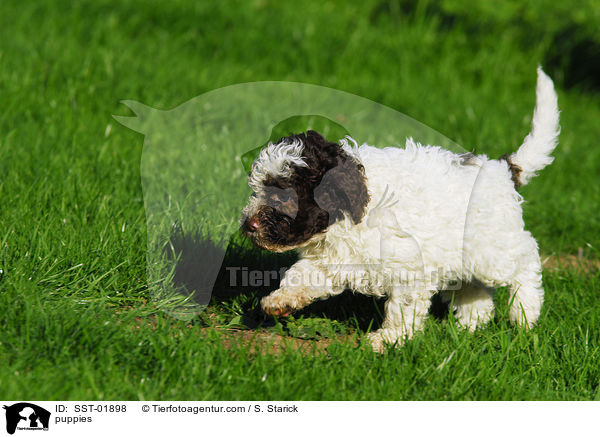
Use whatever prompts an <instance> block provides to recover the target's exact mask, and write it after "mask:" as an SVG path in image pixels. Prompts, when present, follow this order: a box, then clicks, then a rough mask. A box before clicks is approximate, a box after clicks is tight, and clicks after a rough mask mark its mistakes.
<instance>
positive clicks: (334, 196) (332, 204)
mask: <svg viewBox="0 0 600 437" xmlns="http://www.w3.org/2000/svg"><path fill="white" fill-rule="evenodd" d="M314 196H315V201H316V202H317V204H318V205H319V207H320V208H322V209H324V210H325V211H327V212H328V213H329V224H332V223H334V222H335V221H337V220H340V219H341V218H343V216H344V213H348V214H350V217H351V218H352V221H353V222H354V223H355V224H358V223H360V222H361V220H362V218H363V216H364V214H365V209H366V206H367V204H368V203H369V193H368V191H367V184H366V180H365V174H364V168H363V166H362V165H361V164H359V163H358V162H356V161H355V160H354V159H353V158H351V157H349V156H347V157H346V158H345V159H342V158H339V159H338V165H336V166H335V167H333V168H332V169H331V170H329V171H328V172H327V173H325V175H324V176H323V179H322V180H321V183H320V184H319V185H318V186H317V187H316V188H315V191H314Z"/></svg>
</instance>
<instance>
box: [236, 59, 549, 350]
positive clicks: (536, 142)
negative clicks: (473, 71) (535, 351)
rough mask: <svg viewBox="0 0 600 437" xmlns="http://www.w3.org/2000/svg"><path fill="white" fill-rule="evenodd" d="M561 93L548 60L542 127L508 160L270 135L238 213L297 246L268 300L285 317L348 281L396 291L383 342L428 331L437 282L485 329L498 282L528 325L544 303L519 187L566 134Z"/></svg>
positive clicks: (373, 290) (376, 340)
mask: <svg viewBox="0 0 600 437" xmlns="http://www.w3.org/2000/svg"><path fill="white" fill-rule="evenodd" d="M558 121H559V111H558V106H557V96H556V93H555V91H554V87H553V84H552V81H551V79H550V78H549V77H548V76H546V75H545V74H544V72H543V71H542V70H541V68H539V69H538V80H537V102H536V108H535V112H534V114H533V121H532V130H531V132H530V133H529V135H528V136H527V137H526V138H525V140H524V142H523V144H522V145H521V147H520V148H519V149H518V150H517V151H516V152H515V153H513V154H511V155H509V156H504V157H502V158H500V159H498V160H495V159H490V158H488V157H487V156H485V155H473V154H454V153H451V152H449V151H447V150H444V149H441V148H440V147H435V146H422V145H420V144H418V143H415V142H414V141H413V140H412V139H408V140H407V141H406V146H405V148H404V149H401V148H395V147H390V148H384V149H378V148H375V147H371V146H369V145H366V144H363V145H361V146H358V144H357V143H356V141H354V140H353V139H352V138H350V137H346V138H345V139H343V140H341V141H339V143H332V142H329V141H327V140H325V139H324V138H323V137H322V136H321V135H320V134H318V133H317V132H314V131H308V132H307V133H301V134H298V135H293V136H290V137H286V138H282V139H281V140H279V141H278V142H276V143H269V144H268V146H267V147H265V148H264V149H263V150H262V151H261V152H260V154H259V156H258V158H257V159H256V161H255V162H254V163H253V166H252V170H251V172H250V175H249V185H250V188H251V189H252V190H253V192H254V193H253V195H252V197H251V198H250V201H249V203H248V205H247V206H246V208H245V209H244V211H243V214H242V218H241V227H242V231H243V233H244V234H245V235H247V236H248V237H249V238H250V239H252V241H253V242H254V243H255V244H256V245H258V246H259V247H262V248H264V249H268V250H271V251H275V252H283V251H287V250H290V249H295V250H297V251H298V253H299V261H298V262H296V263H295V264H294V265H293V266H292V267H291V268H290V269H289V270H288V271H287V272H286V273H285V275H284V277H283V278H282V280H281V284H280V288H279V289H277V290H275V291H274V292H273V293H271V294H270V295H269V296H266V297H265V298H263V299H262V301H261V305H262V308H263V310H264V311H265V312H266V313H267V314H271V315H277V316H287V315H289V314H290V313H291V312H293V311H296V310H299V309H301V308H303V307H305V306H307V305H309V304H310V303H311V302H313V301H315V300H317V299H324V298H327V297H329V296H332V295H336V294H339V293H341V292H342V291H344V290H345V289H351V290H353V291H354V292H358V293H363V294H367V295H373V296H380V297H385V298H386V299H387V300H386V303H385V320H384V322H383V324H382V327H381V329H379V330H378V331H376V332H373V333H370V334H369V339H370V342H371V344H372V346H373V348H374V349H375V350H377V351H382V350H383V348H384V345H385V344H386V343H387V344H394V345H400V344H402V343H403V342H404V341H405V340H407V339H410V338H411V337H412V336H413V335H414V333H415V332H418V331H420V330H422V329H423V324H424V321H425V319H426V317H427V314H428V309H429V306H430V303H431V297H432V295H433V294H435V293H436V292H437V291H440V290H441V291H444V290H445V292H444V296H446V298H447V299H448V300H450V301H451V302H452V305H453V310H454V311H455V314H456V319H457V320H458V322H459V323H460V325H461V326H463V327H464V328H466V329H469V330H475V329H476V328H477V327H479V326H481V325H483V324H485V323H486V322H488V321H489V320H490V319H491V318H492V317H493V311H494V303H493V299H492V297H493V290H494V288H495V287H500V286H506V287H508V289H509V290H510V305H511V306H510V311H509V317H510V320H511V321H512V322H513V323H516V324H518V325H522V326H525V327H527V328H530V327H532V326H533V324H534V323H535V322H536V321H537V319H538V317H539V315H540V309H541V307H542V302H543V297H544V290H543V288H542V273H541V272H542V266H541V262H540V257H539V254H538V246H537V243H536V240H535V239H534V238H533V236H532V235H531V234H530V233H529V232H528V231H526V230H525V229H524V223H523V219H522V209H521V203H522V202H523V198H522V197H521V196H520V195H519V193H518V192H517V188H519V187H520V186H523V185H525V184H527V183H528V182H529V180H530V179H531V178H532V177H533V176H535V175H536V172H537V171H539V170H541V169H543V168H544V167H546V166H547V165H549V164H550V163H551V162H552V161H553V158H552V157H551V156H550V154H551V153H552V151H553V150H554V148H555V147H556V145H557V141H558V134H559V124H558Z"/></svg>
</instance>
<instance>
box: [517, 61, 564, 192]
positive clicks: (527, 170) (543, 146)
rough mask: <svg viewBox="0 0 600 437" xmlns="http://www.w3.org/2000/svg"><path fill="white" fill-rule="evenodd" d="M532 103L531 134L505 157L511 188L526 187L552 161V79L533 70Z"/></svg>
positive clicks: (554, 137) (556, 128)
mask: <svg viewBox="0 0 600 437" xmlns="http://www.w3.org/2000/svg"><path fill="white" fill-rule="evenodd" d="M537 73H538V78H537V89H536V104H535V111H534V112H533V120H532V121H531V132H529V135H527V137H525V140H524V141H523V144H522V145H521V147H519V150H517V151H516V152H515V153H513V154H512V155H510V156H508V157H505V159H506V161H507V162H508V165H509V167H510V170H511V172H512V177H513V181H514V183H515V185H516V186H517V187H520V186H522V185H526V184H527V183H528V182H529V180H530V179H531V178H532V177H534V176H535V175H536V173H535V172H536V171H539V170H541V169H543V168H544V167H546V166H547V165H550V164H551V163H552V161H554V158H553V157H552V156H551V155H550V154H551V153H552V151H553V150H554V148H555V147H556V145H557V144H558V134H559V133H560V126H559V125H558V114H559V111H558V102H557V97H556V92H555V91H554V85H553V83H552V79H550V78H549V77H548V76H547V75H546V74H545V73H544V72H543V71H542V67H538V70H537Z"/></svg>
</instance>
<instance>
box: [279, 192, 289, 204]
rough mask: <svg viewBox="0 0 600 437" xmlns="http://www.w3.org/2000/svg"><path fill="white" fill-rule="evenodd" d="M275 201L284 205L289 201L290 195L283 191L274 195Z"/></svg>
mask: <svg viewBox="0 0 600 437" xmlns="http://www.w3.org/2000/svg"><path fill="white" fill-rule="evenodd" d="M275 200H277V201H279V202H281V203H285V202H287V201H288V200H290V195H289V194H288V193H286V192H285V191H282V192H281V193H277V194H275Z"/></svg>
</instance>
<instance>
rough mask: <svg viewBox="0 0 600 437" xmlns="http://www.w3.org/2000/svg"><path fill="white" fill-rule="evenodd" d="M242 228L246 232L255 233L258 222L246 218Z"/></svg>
mask: <svg viewBox="0 0 600 437" xmlns="http://www.w3.org/2000/svg"><path fill="white" fill-rule="evenodd" d="M244 228H245V229H246V230H247V231H248V232H256V231H258V220H256V219H255V218H248V219H246V221H245V222H244Z"/></svg>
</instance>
